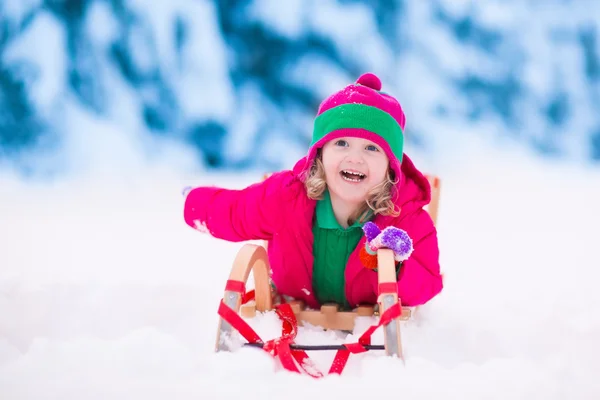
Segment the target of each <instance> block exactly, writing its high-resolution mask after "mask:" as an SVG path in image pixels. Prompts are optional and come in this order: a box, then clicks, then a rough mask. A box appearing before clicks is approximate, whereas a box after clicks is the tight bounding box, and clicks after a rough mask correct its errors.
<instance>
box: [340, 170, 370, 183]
mask: <svg viewBox="0 0 600 400" xmlns="http://www.w3.org/2000/svg"><path fill="white" fill-rule="evenodd" d="M340 175H341V176H342V178H343V179H344V180H345V181H348V182H360V181H362V180H363V179H365V178H366V177H367V176H366V175H365V174H362V173H360V172H354V171H348V170H343V171H341V172H340Z"/></svg>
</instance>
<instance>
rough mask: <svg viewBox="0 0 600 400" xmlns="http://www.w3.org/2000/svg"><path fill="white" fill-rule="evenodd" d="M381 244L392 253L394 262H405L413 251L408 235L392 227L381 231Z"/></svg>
mask: <svg viewBox="0 0 600 400" xmlns="http://www.w3.org/2000/svg"><path fill="white" fill-rule="evenodd" d="M381 244H382V245H383V246H385V247H387V248H388V249H392V250H393V251H394V255H395V259H396V261H404V260H406V259H407V258H408V257H409V256H410V255H411V253H412V251H413V243H412V239H411V238H410V236H408V233H406V232H405V231H403V230H402V229H399V228H396V227H394V226H390V227H387V228H385V229H384V230H383V235H382V238H381Z"/></svg>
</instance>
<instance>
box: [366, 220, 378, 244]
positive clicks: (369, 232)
mask: <svg viewBox="0 0 600 400" xmlns="http://www.w3.org/2000/svg"><path fill="white" fill-rule="evenodd" d="M363 231H364V232H365V236H366V237H367V242H370V241H372V240H373V239H375V238H376V237H377V235H379V234H380V233H381V230H380V229H379V227H378V226H377V225H375V223H374V222H371V221H369V222H367V223H365V224H364V225H363Z"/></svg>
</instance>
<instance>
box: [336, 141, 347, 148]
mask: <svg viewBox="0 0 600 400" xmlns="http://www.w3.org/2000/svg"><path fill="white" fill-rule="evenodd" d="M335 145H336V146H342V147H347V146H348V142H346V141H345V140H338V141H337V142H335Z"/></svg>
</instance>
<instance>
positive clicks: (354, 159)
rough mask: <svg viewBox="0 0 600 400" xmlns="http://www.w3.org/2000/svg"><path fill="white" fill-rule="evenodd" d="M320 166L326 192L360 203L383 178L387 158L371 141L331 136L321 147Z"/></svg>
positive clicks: (346, 201) (386, 168)
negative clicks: (323, 173) (326, 188)
mask: <svg viewBox="0 0 600 400" xmlns="http://www.w3.org/2000/svg"><path fill="white" fill-rule="evenodd" d="M322 161H323V166H324V167H325V180H326V182H327V187H328V188H329V192H330V194H331V196H332V198H333V197H336V198H338V199H339V200H341V201H343V202H345V203H347V204H352V205H355V206H359V205H360V204H362V203H363V202H364V201H365V200H366V199H367V195H368V193H369V191H370V190H371V189H372V188H373V187H375V186H377V185H379V184H380V183H381V182H383V181H384V180H385V179H386V175H387V171H388V168H389V159H388V157H387V155H386V154H385V152H384V151H383V149H382V148H381V147H380V146H378V145H377V144H375V143H374V142H372V141H370V140H367V139H362V138H355V137H341V138H337V139H333V140H331V141H329V142H327V143H326V144H325V146H323V152H322Z"/></svg>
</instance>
